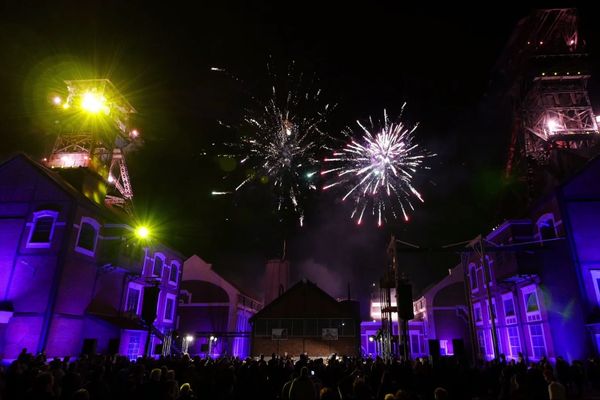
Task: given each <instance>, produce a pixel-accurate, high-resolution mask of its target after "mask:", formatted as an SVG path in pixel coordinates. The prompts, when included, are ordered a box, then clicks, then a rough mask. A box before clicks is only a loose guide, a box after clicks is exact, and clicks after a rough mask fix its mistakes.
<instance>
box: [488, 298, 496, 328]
mask: <svg viewBox="0 0 600 400" xmlns="http://www.w3.org/2000/svg"><path fill="white" fill-rule="evenodd" d="M485 309H486V311H487V314H488V322H492V313H493V314H494V321H497V320H498V310H497V309H496V299H492V308H491V309H490V302H489V301H488V300H486V301H485Z"/></svg>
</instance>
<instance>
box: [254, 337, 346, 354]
mask: <svg viewBox="0 0 600 400" xmlns="http://www.w3.org/2000/svg"><path fill="white" fill-rule="evenodd" d="M357 340H358V339H356V338H339V339H338V340H321V339H319V338H314V337H310V338H308V337H307V338H289V339H287V340H272V339H271V338H269V337H258V338H256V337H255V338H253V339H252V349H251V355H252V356H259V355H260V354H264V355H265V356H270V355H271V354H272V353H277V354H283V353H286V352H287V353H288V354H290V355H292V356H298V355H299V354H301V353H308V355H309V357H321V356H322V357H326V356H328V355H330V354H331V353H337V354H340V355H351V356H356V355H358V354H357V347H358V343H357Z"/></svg>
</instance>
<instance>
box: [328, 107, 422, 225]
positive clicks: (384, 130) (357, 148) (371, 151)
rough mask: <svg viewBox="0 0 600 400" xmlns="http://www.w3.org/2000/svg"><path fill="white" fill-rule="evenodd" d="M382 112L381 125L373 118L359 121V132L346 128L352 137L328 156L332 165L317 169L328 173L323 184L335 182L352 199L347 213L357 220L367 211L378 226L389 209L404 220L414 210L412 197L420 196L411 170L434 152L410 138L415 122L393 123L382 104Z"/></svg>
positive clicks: (346, 196) (344, 197) (415, 169)
mask: <svg viewBox="0 0 600 400" xmlns="http://www.w3.org/2000/svg"><path fill="white" fill-rule="evenodd" d="M405 105H406V104H405ZM402 110H404V105H403V106H402ZM383 116H384V119H383V126H382V127H379V128H378V127H376V124H374V123H373V120H372V119H371V118H369V124H368V126H365V124H362V123H361V122H359V121H357V124H358V127H359V128H360V131H361V132H360V135H359V134H357V133H354V132H352V130H349V131H347V132H346V134H347V135H348V136H349V138H350V142H349V143H348V144H347V145H346V146H345V147H343V148H342V149H341V150H339V151H336V152H334V153H333V156H332V157H330V158H326V159H325V163H326V165H330V166H331V167H328V168H326V169H324V170H323V171H321V175H331V176H332V179H331V183H328V184H327V185H325V186H324V187H323V189H330V188H333V187H339V188H340V189H342V190H343V193H344V195H343V197H342V200H346V199H348V198H351V199H352V200H353V201H354V209H353V211H352V214H351V218H352V219H356V223H357V224H359V225H360V224H361V223H362V221H363V217H364V216H365V213H367V214H368V213H371V214H372V215H373V216H375V217H376V218H377V224H378V225H379V226H381V225H382V224H383V222H384V221H386V220H387V215H392V216H393V218H394V219H397V217H398V214H399V213H401V214H402V216H403V218H404V220H405V221H408V218H409V213H410V211H412V210H414V206H413V200H414V199H415V198H416V199H418V200H419V201H421V202H422V201H423V197H422V196H421V194H420V193H419V192H418V191H417V189H416V188H415V187H414V186H413V176H414V175H415V174H416V173H417V171H418V170H419V169H421V168H425V167H424V166H423V161H424V160H425V159H426V158H428V157H431V156H434V154H429V153H427V152H426V151H423V150H422V149H420V147H419V145H418V144H416V143H414V135H413V133H414V131H415V129H416V128H417V125H415V126H413V127H412V128H409V127H406V126H405V125H404V124H403V123H402V122H397V123H392V122H390V121H389V118H388V116H387V113H386V111H385V110H384V111H383ZM359 136H360V137H359Z"/></svg>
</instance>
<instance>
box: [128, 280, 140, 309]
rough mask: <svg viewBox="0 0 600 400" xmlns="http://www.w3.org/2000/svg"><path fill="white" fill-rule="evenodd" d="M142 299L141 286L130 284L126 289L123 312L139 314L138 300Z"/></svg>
mask: <svg viewBox="0 0 600 400" xmlns="http://www.w3.org/2000/svg"><path fill="white" fill-rule="evenodd" d="M141 297H142V285H140V284H137V283H133V282H132V283H130V284H129V288H128V289H127V302H126V304H125V311H126V312H128V313H132V314H139V308H140V304H141V302H140V298H141Z"/></svg>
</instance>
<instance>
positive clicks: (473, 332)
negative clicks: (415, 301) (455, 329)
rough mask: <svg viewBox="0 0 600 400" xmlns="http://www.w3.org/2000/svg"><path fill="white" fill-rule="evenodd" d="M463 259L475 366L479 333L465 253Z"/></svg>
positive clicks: (472, 359) (462, 255)
mask: <svg viewBox="0 0 600 400" xmlns="http://www.w3.org/2000/svg"><path fill="white" fill-rule="evenodd" d="M460 258H461V262H462V265H463V276H464V282H465V289H466V296H465V297H466V300H467V308H468V309H469V312H468V315H469V322H468V324H469V334H470V335H471V350H472V352H471V361H472V362H473V365H475V363H476V362H477V359H476V355H477V354H479V346H478V340H477V332H476V328H475V320H474V318H473V302H472V301H471V281H470V280H469V279H470V277H469V274H468V271H469V267H468V265H467V255H466V254H465V253H461V255H460Z"/></svg>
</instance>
